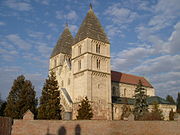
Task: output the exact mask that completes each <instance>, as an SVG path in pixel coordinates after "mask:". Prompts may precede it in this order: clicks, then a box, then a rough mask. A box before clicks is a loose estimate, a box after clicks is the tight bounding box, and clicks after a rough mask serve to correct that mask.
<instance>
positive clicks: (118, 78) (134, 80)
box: [111, 71, 153, 88]
mask: <svg viewBox="0 0 180 135" xmlns="http://www.w3.org/2000/svg"><path fill="white" fill-rule="evenodd" d="M111 80H112V81H114V82H121V83H127V84H133V85H137V84H138V83H139V80H141V82H142V85H143V86H146V87H151V88H153V86H152V85H151V84H150V83H149V82H148V81H147V80H146V79H145V78H144V77H140V76H135V75H131V74H125V73H122V72H116V71H111Z"/></svg>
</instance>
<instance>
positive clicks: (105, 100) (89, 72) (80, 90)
mask: <svg viewBox="0 0 180 135" xmlns="http://www.w3.org/2000/svg"><path fill="white" fill-rule="evenodd" d="M71 63H72V77H73V85H72V89H73V90H72V91H73V93H72V94H73V95H72V98H73V102H74V103H73V104H74V105H73V106H74V107H73V108H74V110H75V111H74V112H73V118H75V116H76V113H77V112H76V110H77V105H78V103H79V102H80V100H81V99H82V98H84V97H85V96H87V97H88V99H89V100H90V101H91V103H92V107H93V113H94V116H93V119H106V120H107V119H108V120H109V119H111V114H112V113H111V72H110V43H109V40H108V38H107V36H106V34H105V32H104V30H103V28H102V26H101V24H100V22H99V20H98V18H97V17H96V15H95V14H94V11H93V9H92V6H90V9H89V11H88V13H87V15H86V17H85V19H84V20H83V22H82V24H81V26H80V28H79V30H78V33H77V34H76V36H75V39H74V43H73V45H72V61H71Z"/></svg>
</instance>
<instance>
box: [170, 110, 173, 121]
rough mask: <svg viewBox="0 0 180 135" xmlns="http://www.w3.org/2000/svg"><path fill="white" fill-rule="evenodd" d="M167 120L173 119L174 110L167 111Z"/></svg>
mask: <svg viewBox="0 0 180 135" xmlns="http://www.w3.org/2000/svg"><path fill="white" fill-rule="evenodd" d="M169 120H174V112H173V109H171V111H170V112H169Z"/></svg>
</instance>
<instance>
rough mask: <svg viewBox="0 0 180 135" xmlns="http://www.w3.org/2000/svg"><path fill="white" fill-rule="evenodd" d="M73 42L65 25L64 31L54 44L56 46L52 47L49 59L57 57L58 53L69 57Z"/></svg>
mask: <svg viewBox="0 0 180 135" xmlns="http://www.w3.org/2000/svg"><path fill="white" fill-rule="evenodd" d="M73 40H74V39H73V36H72V34H71V32H70V30H69V27H68V24H67V23H66V26H65V28H64V31H63V32H62V34H61V35H60V37H59V39H58V41H57V43H56V46H55V47H54V49H53V51H52V53H51V57H50V58H52V57H54V56H56V55H58V54H59V53H64V54H69V55H71V53H72V52H71V46H72V44H73Z"/></svg>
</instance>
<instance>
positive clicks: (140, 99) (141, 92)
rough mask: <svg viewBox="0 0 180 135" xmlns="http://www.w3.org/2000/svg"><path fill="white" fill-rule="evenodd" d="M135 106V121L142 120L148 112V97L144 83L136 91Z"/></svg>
mask: <svg viewBox="0 0 180 135" xmlns="http://www.w3.org/2000/svg"><path fill="white" fill-rule="evenodd" d="M134 97H135V104H134V111H133V112H134V117H135V120H140V119H141V118H142V117H143V115H145V114H146V113H147V112H148V104H147V101H146V99H147V95H146V94H145V89H144V88H143V85H142V82H141V81H140V80H139V83H138V85H137V87H136V89H135V96H134Z"/></svg>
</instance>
